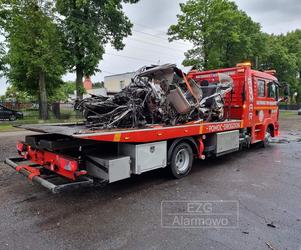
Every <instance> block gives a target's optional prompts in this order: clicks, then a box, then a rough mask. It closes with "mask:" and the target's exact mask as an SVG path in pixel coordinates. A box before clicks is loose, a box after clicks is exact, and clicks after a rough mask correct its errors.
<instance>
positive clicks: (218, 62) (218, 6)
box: [168, 0, 265, 69]
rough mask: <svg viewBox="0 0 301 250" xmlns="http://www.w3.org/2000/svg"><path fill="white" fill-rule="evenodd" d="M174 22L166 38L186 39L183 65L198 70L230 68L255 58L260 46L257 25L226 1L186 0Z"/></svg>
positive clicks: (261, 38)
mask: <svg viewBox="0 0 301 250" xmlns="http://www.w3.org/2000/svg"><path fill="white" fill-rule="evenodd" d="M180 7H181V11H182V13H181V14H180V15H178V16H177V18H178V23H177V24H176V25H172V26H171V27H170V28H169V31H168V34H169V36H170V40H171V41H173V40H179V39H183V40H187V41H190V42H191V43H192V44H193V49H191V50H189V51H188V52H186V53H185V56H186V59H185V60H184V62H183V64H184V65H186V66H190V65H193V66H197V67H199V68H202V69H211V68H219V67H231V66H234V65H235V64H236V63H238V62H241V61H244V60H252V61H254V62H255V61H256V60H257V58H258V56H259V55H260V53H261V51H262V50H263V48H264V44H265V42H264V36H263V34H262V33H261V31H260V25H259V24H258V23H255V22H253V21H252V19H251V18H250V17H249V16H247V14H246V13H245V12H243V11H241V10H239V9H238V7H237V5H236V4H235V3H234V2H231V1H228V0H222V1H221V0H188V1H187V3H185V4H180Z"/></svg>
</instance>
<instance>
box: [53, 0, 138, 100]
mask: <svg viewBox="0 0 301 250" xmlns="http://www.w3.org/2000/svg"><path fill="white" fill-rule="evenodd" d="M138 1H139V0H98V1H95V0H77V1H75V0H57V1H56V7H57V10H58V12H59V14H60V15H61V17H62V18H61V26H62V29H63V31H64V35H65V43H64V44H65V45H66V51H67V52H68V57H67V60H66V61H67V62H68V66H69V70H70V71H76V73H77V90H78V93H77V94H78V97H80V98H81V95H80V91H79V88H80V86H81V85H82V78H83V76H84V75H86V76H90V75H93V74H94V73H95V72H96V71H97V70H98V69H97V65H98V63H99V61H100V60H101V59H102V57H103V54H104V53H105V48H104V46H105V45H106V44H108V43H111V44H112V45H113V47H114V48H116V49H117V50H120V49H123V47H124V43H123V38H124V37H127V36H128V35H130V34H131V28H132V23H131V22H130V20H129V19H128V18H127V16H126V15H125V14H124V12H123V10H122V3H136V2H138Z"/></svg>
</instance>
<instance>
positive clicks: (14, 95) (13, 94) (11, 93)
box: [2, 85, 36, 102]
mask: <svg viewBox="0 0 301 250" xmlns="http://www.w3.org/2000/svg"><path fill="white" fill-rule="evenodd" d="M2 99H3V101H7V100H14V101H17V102H30V101H35V100H36V98H35V97H34V96H31V95H29V94H28V93H27V92H26V91H20V90H19V89H18V88H17V87H16V86H14V85H11V86H9V87H8V88H7V89H6V92H5V95H3V96H2Z"/></svg>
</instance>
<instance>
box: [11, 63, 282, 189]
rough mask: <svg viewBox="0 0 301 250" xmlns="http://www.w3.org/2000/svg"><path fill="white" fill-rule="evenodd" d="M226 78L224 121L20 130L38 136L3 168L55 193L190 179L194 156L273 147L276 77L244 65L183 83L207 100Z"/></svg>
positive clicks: (198, 75)
mask: <svg viewBox="0 0 301 250" xmlns="http://www.w3.org/2000/svg"><path fill="white" fill-rule="evenodd" d="M221 76H227V77H230V78H231V79H232V80H233V83H232V84H233V86H232V91H231V92H229V93H227V94H226V96H225V98H223V99H220V100H219V101H220V103H222V104H223V105H222V106H223V112H222V115H223V117H221V118H222V119H220V120H219V121H216V122H214V121H212V120H211V121H206V120H204V119H199V120H196V121H191V122H188V123H186V124H181V125H175V126H166V125H149V126H145V127H143V128H131V129H124V128H123V129H101V130H89V129H87V127H86V126H85V124H61V125H23V126H22V127H23V128H25V129H28V130H32V131H36V132H39V133H41V134H37V135H30V136H26V138H25V141H24V142H23V141H21V142H18V144H17V151H18V153H19V155H20V157H18V158H7V159H6V163H7V164H8V165H10V166H11V167H13V168H14V169H15V170H16V171H17V172H20V173H22V174H23V175H25V176H27V177H28V178H29V179H30V180H31V181H33V182H37V183H39V184H41V185H42V186H44V187H46V188H48V189H49V190H51V191H52V192H53V193H57V192H60V191H63V190H66V189H70V188H75V187H82V186H91V185H98V184H104V183H112V182H116V181H119V180H123V179H126V178H129V177H130V176H131V175H140V174H143V173H144V172H147V171H150V170H154V169H159V168H166V167H168V168H169V170H170V172H171V174H172V175H173V176H174V177H175V178H182V177H184V176H186V175H187V174H189V172H190V170H191V168H192V166H193V161H194V159H195V158H198V159H202V160H204V159H206V158H207V157H210V156H221V155H224V154H228V153H231V152H234V151H238V150H240V149H241V148H243V147H246V148H248V147H249V146H250V145H251V144H254V143H261V144H262V145H263V146H266V145H268V144H269V142H270V139H271V137H276V136H278V135H279V123H278V118H279V109H278V105H277V104H278V100H279V83H278V81H277V78H276V77H275V76H274V72H272V71H270V72H261V71H256V70H252V69H251V65H250V64H248V63H245V64H238V65H237V67H234V68H227V69H217V70H211V71H203V72H199V71H191V72H190V73H189V74H188V75H187V76H186V78H187V80H188V81H189V80H194V82H195V83H196V84H197V85H198V86H199V87H200V89H201V90H202V95H203V98H206V96H210V95H211V96H212V93H214V91H215V90H216V87H217V85H216V82H221V81H223V79H222V77H221ZM214 89H215V90H214ZM213 96H214V94H213ZM215 97H216V96H215ZM204 100H206V103H205V102H203V104H202V105H207V107H208V106H209V107H210V105H217V104H216V102H212V103H210V98H209V99H208V100H207V99H204ZM213 108H214V107H213ZM208 110H210V109H208ZM208 117H210V114H208Z"/></svg>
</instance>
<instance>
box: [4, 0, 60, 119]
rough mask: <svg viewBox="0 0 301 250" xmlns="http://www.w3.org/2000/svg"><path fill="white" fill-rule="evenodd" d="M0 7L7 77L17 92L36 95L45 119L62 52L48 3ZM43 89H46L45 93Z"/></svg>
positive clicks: (19, 0) (21, 0)
mask: <svg viewBox="0 0 301 250" xmlns="http://www.w3.org/2000/svg"><path fill="white" fill-rule="evenodd" d="M3 3H4V4H1V7H0V8H1V9H0V13H4V14H3V15H4V16H5V19H2V23H3V27H4V30H5V33H6V35H7V43H8V55H7V63H8V64H9V66H10V67H9V70H8V73H7V77H8V79H9V80H10V82H11V84H12V85H13V86H15V87H16V88H17V89H18V90H20V91H24V92H27V93H28V94H29V95H33V96H37V97H39V100H40V103H41V105H40V111H41V112H40V114H41V116H42V118H43V119H47V118H48V114H47V96H48V95H49V93H50V94H51V92H52V90H53V89H55V88H56V87H57V86H58V84H59V83H60V82H61V80H60V78H61V75H62V74H63V73H64V63H63V62H64V61H63V57H64V53H63V51H62V41H61V39H60V38H61V33H60V32H59V29H58V27H57V25H56V24H55V23H54V21H53V20H54V16H53V13H52V6H51V2H50V1H39V0H6V1H3ZM47 90H49V91H48V92H49V93H47Z"/></svg>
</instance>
